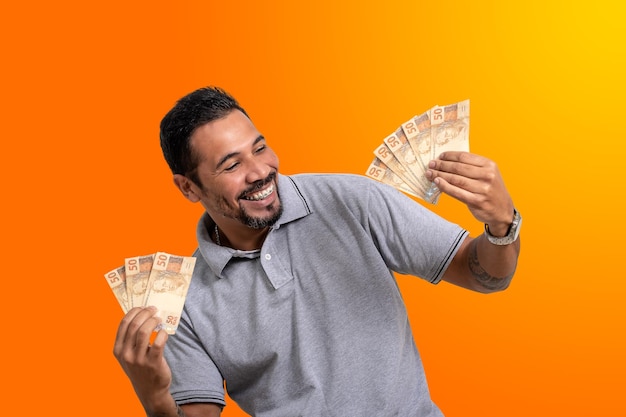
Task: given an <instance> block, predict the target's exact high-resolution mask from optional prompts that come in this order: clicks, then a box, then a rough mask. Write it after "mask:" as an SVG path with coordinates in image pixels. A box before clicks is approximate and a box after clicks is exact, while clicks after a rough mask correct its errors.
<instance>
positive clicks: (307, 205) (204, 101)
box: [114, 88, 520, 417]
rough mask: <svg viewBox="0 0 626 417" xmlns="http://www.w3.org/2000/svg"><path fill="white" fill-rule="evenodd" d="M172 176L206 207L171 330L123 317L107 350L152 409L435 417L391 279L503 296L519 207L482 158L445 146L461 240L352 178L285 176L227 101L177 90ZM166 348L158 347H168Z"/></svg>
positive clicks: (169, 142) (168, 144)
mask: <svg viewBox="0 0 626 417" xmlns="http://www.w3.org/2000/svg"><path fill="white" fill-rule="evenodd" d="M161 146H162V149H163V153H164V156H165V159H166V160H167V162H168V164H169V166H170V168H171V170H172V172H173V174H174V183H175V185H176V187H178V189H179V190H180V192H181V193H182V194H183V195H184V196H185V197H186V198H187V199H188V200H189V201H191V202H194V203H198V202H199V203H201V204H202V206H203V207H204V209H205V210H206V213H205V214H204V215H203V216H202V218H201V219H200V222H199V224H198V229H197V237H198V250H197V251H196V253H195V256H196V257H197V263H196V268H195V270H194V277H193V279H192V283H191V287H190V288H189V292H188V295H187V299H186V303H185V310H184V312H183V315H182V318H181V322H180V325H179V327H178V330H177V332H176V334H175V335H172V336H169V340H168V335H167V334H166V333H165V332H164V331H162V330H161V331H159V333H158V334H157V336H156V338H155V339H154V341H153V343H152V344H151V345H150V337H151V334H152V332H153V330H154V329H155V328H156V327H157V325H158V324H159V319H158V318H157V317H155V309H154V308H151V307H148V308H134V309H132V310H131V311H129V312H128V314H127V315H126V316H125V317H124V319H123V320H122V322H121V324H120V326H119V329H118V333H117V337H116V341H115V347H114V354H115V356H116V358H117V359H118V361H119V362H120V364H121V366H122V368H123V369H124V371H125V372H126V374H127V375H128V377H129V379H130V381H131V382H132V384H133V387H134V389H135V391H136V393H137V396H138V398H139V399H140V401H141V402H142V405H143V407H144V408H145V410H146V413H147V414H148V415H149V416H183V415H186V416H190V417H197V416H203V417H206V416H218V415H220V413H221V409H222V407H223V405H224V404H225V403H224V384H225V385H226V387H227V388H228V393H229V395H230V396H231V397H232V398H233V399H234V400H235V401H236V402H237V403H238V404H239V405H240V407H241V408H242V409H243V410H244V411H246V412H247V413H249V414H251V415H255V416H318V417H319V416H340V417H359V416H366V415H367V416H369V415H375V416H420V417H422V416H423V417H433V416H441V415H442V414H441V411H440V410H439V409H438V408H437V406H436V405H435V404H434V403H433V402H432V400H431V399H430V395H429V392H428V387H427V385H426V380H425V377H424V370H423V367H422V363H421V360H420V357H419V353H418V351H417V349H416V347H415V344H414V341H413V336H412V333H411V328H410V325H409V323H408V319H407V313H406V310H405V307H404V304H403V302H402V297H401V295H400V293H399V291H398V287H397V285H396V283H395V280H394V276H393V272H397V273H401V274H412V275H415V276H418V277H421V278H423V279H426V280H428V281H430V282H432V283H437V282H439V281H440V280H442V279H443V280H444V281H448V282H450V283H452V284H455V285H459V286H461V287H465V288H468V289H472V290H475V291H480V292H493V291H499V290H503V289H505V288H506V287H507V286H508V285H509V282H510V280H511V278H512V276H513V273H514V271H515V268H516V264H517V258H518V254H519V249H520V242H519V239H518V233H519V221H520V217H519V213H517V211H516V210H515V208H514V206H513V202H512V200H511V197H510V196H509V193H508V192H507V190H506V187H505V185H504V183H503V181H502V178H501V176H500V174H499V171H498V169H497V166H496V164H495V163H493V162H492V161H490V160H488V159H486V158H484V157H481V156H478V155H474V154H470V153H465V152H446V153H445V154H444V155H441V156H440V157H439V158H438V159H436V160H433V161H431V162H430V164H429V171H428V177H429V178H430V179H431V180H433V181H434V182H435V183H436V184H437V186H438V187H439V189H440V190H441V191H442V192H444V193H446V194H448V195H450V196H452V197H454V198H457V199H458V200H460V201H462V202H463V203H465V204H466V205H467V206H468V208H469V210H470V211H471V212H472V214H473V215H474V217H475V218H476V219H477V220H478V221H480V222H482V223H485V225H486V226H485V233H484V234H482V235H480V236H478V237H476V238H472V237H469V236H468V234H467V232H466V231H465V230H463V229H462V228H461V227H459V226H457V225H455V224H453V223H450V222H448V221H446V220H444V219H442V218H440V217H439V216H437V215H435V214H434V213H432V212H431V211H429V210H427V209H425V208H424V207H423V206H421V205H420V204H417V203H415V202H414V201H413V200H411V199H410V198H408V197H406V196H405V195H403V194H402V193H400V192H398V191H396V190H395V189H393V188H392V187H389V186H386V185H384V184H381V183H379V182H376V181H373V180H370V179H368V178H365V177H363V176H357V175H349V174H334V175H333V174H313V175H311V174H309V175H294V176H283V175H281V174H279V173H278V158H277V156H276V154H275V153H274V152H273V151H272V150H271V148H269V146H268V145H267V143H266V140H265V138H264V137H263V136H262V135H261V133H259V132H258V131H257V129H256V128H255V126H254V124H253V123H252V122H251V120H250V119H249V118H248V116H247V114H246V112H245V111H244V109H243V108H241V107H240V106H239V104H238V103H237V102H236V101H235V99H234V98H232V97H231V96H229V95H228V94H227V93H226V92H224V91H223V90H221V89H218V88H203V89H200V90H197V91H194V92H192V93H191V94H189V95H187V96H185V97H183V98H182V99H181V100H179V101H178V103H177V104H176V105H175V106H174V108H173V109H172V110H170V112H169V113H168V114H167V115H166V116H165V117H164V119H163V121H162V122H161ZM166 342H167V345H166Z"/></svg>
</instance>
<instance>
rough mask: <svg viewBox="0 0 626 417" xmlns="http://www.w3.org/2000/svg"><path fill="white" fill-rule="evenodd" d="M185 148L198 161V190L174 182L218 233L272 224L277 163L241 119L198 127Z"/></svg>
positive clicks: (184, 181) (276, 210) (179, 179)
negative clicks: (215, 225)
mask: <svg viewBox="0 0 626 417" xmlns="http://www.w3.org/2000/svg"><path fill="white" fill-rule="evenodd" d="M191 146H192V148H193V150H194V152H195V153H196V154H197V155H198V156H199V161H200V163H199V164H198V167H197V170H196V173H197V177H198V179H199V181H200V184H194V183H193V182H191V181H190V180H189V179H188V178H187V177H183V176H182V175H175V176H174V181H175V183H176V185H177V186H178V187H179V189H180V190H181V192H183V194H184V195H185V196H186V197H187V198H188V199H189V200H191V201H193V202H198V201H199V202H201V203H202V205H203V207H204V208H205V210H206V211H207V213H208V214H209V216H211V218H212V219H213V220H215V221H216V222H217V223H219V224H220V227H228V224H231V225H235V224H239V225H245V226H247V227H251V228H254V229H263V228H265V227H267V226H271V225H272V224H274V223H275V222H276V221H277V220H278V218H279V217H280V214H281V212H282V207H281V204H280V199H279V196H278V189H277V182H276V175H277V173H278V157H277V156H276V154H275V153H274V151H272V150H271V149H270V148H269V147H268V146H267V144H266V142H265V138H264V137H263V136H262V135H261V134H260V133H259V132H258V130H257V129H256V127H255V126H254V124H252V122H251V121H250V119H248V117H247V116H246V115H244V114H243V113H242V112H240V111H239V110H233V111H231V112H230V113H228V114H227V115H226V116H225V117H223V118H221V119H217V120H214V121H212V122H209V123H206V124H204V125H202V126H200V127H199V128H197V129H196V130H195V131H194V133H193V135H192V136H191Z"/></svg>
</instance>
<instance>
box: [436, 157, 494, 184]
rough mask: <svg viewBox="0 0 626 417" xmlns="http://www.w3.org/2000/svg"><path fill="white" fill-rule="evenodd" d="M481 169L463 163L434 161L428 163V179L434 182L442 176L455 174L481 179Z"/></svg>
mask: <svg viewBox="0 0 626 417" xmlns="http://www.w3.org/2000/svg"><path fill="white" fill-rule="evenodd" d="M481 169H482V168H481V167H477V166H475V165H468V164H464V163H461V162H448V161H441V160H432V161H430V162H429V163H428V170H427V171H426V177H427V178H429V179H430V180H433V179H435V178H436V177H438V176H440V175H445V174H455V175H458V176H461V177H466V178H472V179H478V178H480V177H481Z"/></svg>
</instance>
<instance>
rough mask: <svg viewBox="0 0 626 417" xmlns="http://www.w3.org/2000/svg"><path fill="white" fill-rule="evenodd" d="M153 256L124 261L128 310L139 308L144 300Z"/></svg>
mask: <svg viewBox="0 0 626 417" xmlns="http://www.w3.org/2000/svg"><path fill="white" fill-rule="evenodd" d="M153 261H154V254H151V255H144V256H135V257H132V258H126V259H125V260H124V267H125V269H126V291H127V292H128V301H129V304H130V308H133V307H141V306H143V305H144V301H145V299H146V289H147V288H148V278H149V277H150V270H152V262H153Z"/></svg>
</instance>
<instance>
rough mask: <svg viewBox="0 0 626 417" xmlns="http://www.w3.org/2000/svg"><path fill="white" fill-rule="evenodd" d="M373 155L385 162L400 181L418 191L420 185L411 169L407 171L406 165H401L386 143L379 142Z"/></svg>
mask: <svg viewBox="0 0 626 417" xmlns="http://www.w3.org/2000/svg"><path fill="white" fill-rule="evenodd" d="M390 136H394V135H390ZM374 155H376V157H377V158H378V159H380V161H381V162H382V163H383V164H385V166H387V167H388V168H389V169H390V170H392V171H393V173H394V174H396V176H398V177H399V178H400V179H402V181H404V182H405V183H406V185H407V186H408V187H409V188H411V189H413V190H418V191H416V192H419V190H420V189H421V187H420V186H419V183H418V182H417V180H415V179H414V178H413V175H412V174H411V171H409V169H408V168H407V167H405V166H404V165H402V163H401V162H400V161H399V160H398V158H397V157H396V156H395V155H394V154H393V152H391V149H389V146H387V144H386V143H384V142H383V143H381V144H380V145H379V146H378V147H377V148H376V149H375V150H374Z"/></svg>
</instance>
